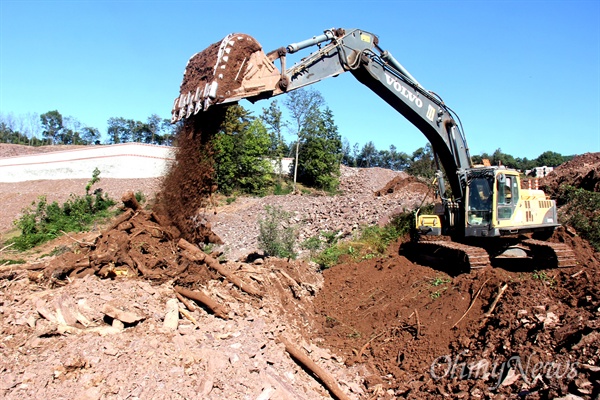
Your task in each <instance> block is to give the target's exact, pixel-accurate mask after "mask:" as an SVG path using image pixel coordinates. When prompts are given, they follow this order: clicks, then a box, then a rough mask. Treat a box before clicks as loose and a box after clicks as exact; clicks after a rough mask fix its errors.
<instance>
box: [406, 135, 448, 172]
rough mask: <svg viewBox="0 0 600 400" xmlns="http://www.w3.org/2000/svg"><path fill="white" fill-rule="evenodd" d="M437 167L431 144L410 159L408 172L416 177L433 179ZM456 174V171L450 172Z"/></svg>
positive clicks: (420, 149)
mask: <svg viewBox="0 0 600 400" xmlns="http://www.w3.org/2000/svg"><path fill="white" fill-rule="evenodd" d="M435 171H436V165H435V159H434V155H433V149H432V148H431V144H429V143H427V144H426V145H425V147H420V148H418V149H417V150H415V151H414V152H413V154H412V156H411V157H410V162H409V165H408V167H407V168H406V172H408V173H409V174H411V175H414V176H421V177H423V178H428V179H433V177H434V176H435ZM448 173H454V171H448Z"/></svg>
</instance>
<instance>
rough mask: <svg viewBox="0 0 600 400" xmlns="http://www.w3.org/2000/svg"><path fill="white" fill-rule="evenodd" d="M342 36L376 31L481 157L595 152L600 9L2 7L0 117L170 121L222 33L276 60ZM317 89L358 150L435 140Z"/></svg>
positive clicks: (296, 4) (2, 1) (351, 86)
mask: <svg viewBox="0 0 600 400" xmlns="http://www.w3.org/2000/svg"><path fill="white" fill-rule="evenodd" d="M334 27H335V28H338V27H341V28H360V29H364V30H366V31H369V32H372V33H375V34H377V35H378V36H379V39H380V46H381V47H382V48H383V49H386V50H389V51H390V52H391V53H392V54H393V55H394V56H395V57H396V58H397V59H398V60H399V61H400V62H401V63H402V64H403V65H404V66H405V67H406V68H407V69H408V70H409V71H410V72H411V73H412V75H413V76H414V77H415V78H416V79H417V80H419V82H420V83H421V84H422V85H423V86H424V87H425V88H426V89H428V90H432V91H434V92H436V93H437V94H439V95H440V96H441V97H442V98H443V99H444V101H445V102H446V104H447V105H449V106H450V107H451V108H452V109H454V110H455V111H456V112H457V113H458V115H459V117H460V118H461V120H462V122H463V125H464V128H465V134H466V136H467V140H468V143H469V146H470V148H471V153H472V154H480V153H482V152H489V153H491V152H493V151H494V150H496V149H497V148H501V149H502V150H503V151H504V152H506V153H509V154H512V155H514V156H520V157H529V158H533V157H537V156H538V155H539V154H540V153H542V152H543V151H546V150H552V151H557V152H559V153H562V154H580V153H584V152H591V151H592V152H597V151H600V2H599V1H597V0H594V1H577V0H574V1H548V0H546V1H534V0H523V1H434V0H430V1H428V0H423V1H391V0H390V1H377V0H371V1H354V0H348V1H325V0H323V1H309V0H304V1H289V2H288V1H250V0H248V1H194V0H188V1H177V0H174V1H127V0H125V1H50V0H48V1H45V0H38V1H27V0H19V1H11V0H0V113H2V114H4V115H6V114H9V113H12V114H14V115H15V116H19V115H24V114H27V113H32V112H35V113H38V114H41V113H45V112H47V111H51V110H55V109H56V110H58V111H59V112H60V113H61V114H62V115H63V116H72V117H74V118H76V119H78V120H79V121H81V122H82V123H84V124H85V125H89V126H94V127H97V128H99V129H100V131H101V132H103V133H104V132H105V131H106V121H107V120H108V119H109V118H111V117H124V118H132V119H136V120H141V121H145V120H146V119H147V117H148V116H149V115H151V114H153V113H156V114H158V115H160V116H161V117H163V118H170V110H171V106H172V103H173V100H174V99H175V97H177V96H178V89H179V85H180V83H181V79H182V76H183V70H184V68H185V65H186V62H187V60H188V58H189V57H190V56H192V55H193V54H194V53H196V52H198V51H200V50H202V49H204V48H205V47H206V46H208V45H209V44H211V43H214V42H216V41H218V40H221V39H222V38H223V37H224V36H225V35H227V34H229V33H231V32H242V33H247V34H250V35H252V36H254V37H255V38H256V39H257V40H258V41H259V42H260V43H261V44H262V45H263V47H264V49H265V50H267V51H270V50H272V49H275V48H278V47H281V46H285V45H287V44H290V43H293V42H298V41H301V40H303V39H307V38H309V37H312V36H315V35H318V34H321V33H322V32H323V30H325V29H329V28H334ZM307 54H308V53H307V52H306V51H305V52H303V53H301V55H307ZM298 59H299V56H297V57H296V58H294V56H290V61H292V62H293V61H297V60H298ZM312 88H313V89H316V90H318V91H320V92H321V94H322V95H323V96H324V98H325V100H326V102H327V104H328V106H329V107H330V108H331V109H332V111H333V113H334V117H335V121H336V123H337V125H338V127H339V130H340V133H341V135H342V136H343V137H345V138H347V139H348V141H349V142H350V143H351V144H354V143H359V145H360V146H361V147H362V145H363V144H364V143H366V142H367V141H370V140H372V141H373V142H374V143H375V145H376V147H377V148H378V149H386V148H388V147H389V146H390V145H391V144H393V145H395V146H396V147H397V148H398V149H399V150H401V151H405V152H407V153H411V152H412V151H414V150H415V149H417V148H418V147H421V146H423V145H424V144H425V143H426V139H425V137H424V136H423V135H422V134H421V133H420V132H419V131H417V130H416V129H415V128H414V127H412V125H410V124H409V123H408V122H406V121H405V120H404V118H403V117H402V116H401V115H400V114H398V113H397V112H395V111H394V110H393V109H392V108H391V107H390V106H388V105H387V104H386V103H384V102H383V100H381V99H380V98H379V97H377V96H376V95H375V94H373V93H372V92H370V91H369V90H368V89H367V88H366V87H364V86H362V85H361V84H360V83H359V82H358V81H356V80H355V79H354V78H353V77H352V76H351V75H350V74H343V75H341V76H339V77H337V78H331V79H328V80H325V81H323V82H320V83H318V84H316V85H313V86H312ZM279 100H280V104H281V100H283V98H282V97H280V98H279ZM268 103H269V102H268V101H262V102H259V103H257V104H255V105H251V104H250V103H248V102H242V103H241V104H242V105H244V106H246V107H249V108H251V109H252V110H254V111H255V115H256V114H257V113H258V112H260V109H261V108H263V107H268ZM290 138H291V137H290Z"/></svg>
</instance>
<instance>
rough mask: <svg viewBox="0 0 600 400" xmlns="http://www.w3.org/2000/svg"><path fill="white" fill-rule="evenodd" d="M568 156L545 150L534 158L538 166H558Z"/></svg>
mask: <svg viewBox="0 0 600 400" xmlns="http://www.w3.org/2000/svg"><path fill="white" fill-rule="evenodd" d="M569 158H570V157H564V156H563V155H561V154H559V153H557V152H555V151H545V152H543V153H542V154H540V155H539V156H538V158H536V159H535V164H536V166H538V167H541V166H546V167H558V166H559V165H560V164H562V163H564V162H565V161H567V160H568V159H569Z"/></svg>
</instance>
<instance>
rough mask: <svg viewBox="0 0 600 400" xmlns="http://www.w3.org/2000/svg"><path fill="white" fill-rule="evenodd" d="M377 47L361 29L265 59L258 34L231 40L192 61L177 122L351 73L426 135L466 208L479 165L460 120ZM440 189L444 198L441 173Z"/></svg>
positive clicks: (300, 44)
mask: <svg viewBox="0 0 600 400" xmlns="http://www.w3.org/2000/svg"><path fill="white" fill-rule="evenodd" d="M378 42H379V40H378V38H377V36H375V35H374V34H372V33H369V32H365V31H362V30H359V29H352V30H348V31H346V30H343V29H330V30H327V31H325V32H324V33H323V34H322V35H319V36H315V37H313V38H311V39H308V40H304V41H302V42H298V43H293V44H290V45H288V46H287V47H284V48H279V49H276V50H274V51H272V52H270V53H268V54H265V53H264V52H263V51H262V47H261V46H260V44H259V43H258V42H257V41H256V40H255V39H254V38H252V37H251V36H248V35H245V34H231V35H228V36H227V37H226V38H224V39H223V40H222V41H221V42H217V43H214V44H213V45H211V46H209V47H208V48H207V49H206V50H204V51H202V52H200V53H197V54H195V55H194V56H193V57H192V58H191V59H190V60H189V61H188V65H187V67H186V71H185V74H184V79H183V83H182V85H181V89H180V96H179V97H178V98H177V99H175V103H174V105H173V110H172V121H173V122H176V121H178V120H180V119H182V118H186V117H190V116H192V115H194V114H197V113H198V112H201V111H202V110H205V109H207V108H208V107H210V106H211V105H213V104H219V103H232V102H237V101H239V100H241V99H247V100H249V101H252V102H254V101H257V100H260V99H265V98H270V97H273V96H277V95H280V94H283V93H286V92H289V91H292V90H295V89H299V88H302V87H304V86H307V85H311V84H314V83H316V82H319V81H321V80H323V79H326V78H329V77H334V76H337V75H339V74H342V73H344V72H350V73H352V75H353V76H354V77H355V78H356V79H357V80H358V81H360V82H361V83H363V84H364V85H366V86H367V87H369V88H370V89H371V90H372V91H373V92H375V93H376V94H377V95H378V96H379V97H381V98H382V99H383V100H385V101H386V102H387V103H388V104H389V105H391V106H392V107H393V108H394V109H395V110H397V111H398V112H399V113H400V114H402V115H403V116H404V117H405V118H406V119H407V120H408V121H410V122H411V123H412V124H413V125H414V126H416V127H417V128H418V129H419V130H420V131H421V132H422V133H423V134H424V135H425V137H426V138H427V139H428V140H429V142H430V143H431V145H432V148H433V150H434V152H435V153H436V156H437V157H438V159H439V161H440V163H441V165H442V167H443V168H444V170H445V172H446V176H447V177H448V180H449V184H450V187H451V189H452V193H453V196H454V201H455V202H457V203H461V202H462V199H463V197H464V191H465V186H466V172H465V171H466V170H467V169H469V168H470V167H471V166H472V165H471V158H470V155H469V150H468V147H467V143H466V140H465V138H464V135H463V133H462V131H461V130H460V128H459V126H458V125H457V122H456V121H457V120H458V118H454V117H453V116H454V114H453V112H452V111H451V110H450V109H449V108H448V107H447V106H446V105H445V104H444V103H443V102H442V100H441V99H440V98H439V97H438V96H437V95H435V94H434V93H433V92H429V91H427V90H425V89H424V88H423V87H422V86H421V85H420V84H419V83H418V82H417V80H416V79H415V78H414V77H413V76H412V75H411V74H410V73H409V72H408V71H407V70H406V69H405V68H404V67H403V66H402V65H401V64H400V63H399V62H398V61H397V60H396V59H395V58H394V57H392V55H391V54H390V53H389V52H387V51H383V50H382V49H381V48H380V47H379V44H378ZM312 46H318V49H317V50H316V51H314V52H313V53H311V54H310V55H308V56H307V57H305V58H303V59H302V60H301V61H300V62H298V63H296V64H294V65H293V66H291V67H289V68H286V61H287V55H288V54H293V53H296V52H298V51H300V50H303V49H305V48H308V47H312ZM276 60H280V67H281V68H280V69H278V68H277V67H276V66H275V61H276ZM438 183H439V185H440V187H439V192H440V195H441V196H443V195H444V182H443V179H442V173H441V172H438Z"/></svg>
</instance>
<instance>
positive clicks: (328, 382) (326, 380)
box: [279, 336, 350, 400]
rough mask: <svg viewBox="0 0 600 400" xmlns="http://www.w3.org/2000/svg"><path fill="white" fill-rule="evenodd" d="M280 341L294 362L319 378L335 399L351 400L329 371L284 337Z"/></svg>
mask: <svg viewBox="0 0 600 400" xmlns="http://www.w3.org/2000/svg"><path fill="white" fill-rule="evenodd" d="M279 341H280V342H281V343H283V344H284V345H285V351H287V352H288V353H289V354H290V356H292V358H293V359H294V360H296V361H297V362H299V363H300V364H301V365H302V366H303V367H305V368H307V369H308V370H309V371H310V372H312V373H313V374H314V375H315V376H316V377H317V378H319V380H320V381H321V382H322V383H323V384H324V385H325V387H326V388H327V390H329V392H330V393H331V394H332V395H333V397H335V398H336V399H339V400H350V397H348V396H347V395H346V393H344V392H343V391H342V389H340V387H339V386H338V384H337V382H336V381H335V379H334V378H333V377H332V376H331V375H330V374H329V373H328V372H327V371H325V370H324V369H323V368H321V367H319V366H318V365H317V364H316V363H315V362H314V361H313V360H311V359H310V358H309V357H308V356H307V355H306V354H304V353H303V352H302V351H301V350H300V349H298V348H296V347H295V346H294V345H292V344H291V343H290V342H289V341H288V340H287V339H286V338H284V337H283V336H280V337H279Z"/></svg>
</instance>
